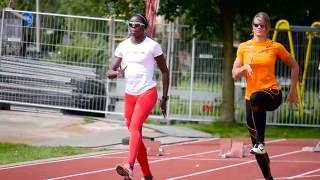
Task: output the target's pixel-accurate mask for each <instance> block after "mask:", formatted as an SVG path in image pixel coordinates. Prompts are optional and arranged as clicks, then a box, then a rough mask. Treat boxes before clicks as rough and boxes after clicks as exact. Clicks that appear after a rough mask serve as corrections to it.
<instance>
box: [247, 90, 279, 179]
mask: <svg viewBox="0 0 320 180" xmlns="http://www.w3.org/2000/svg"><path fill="white" fill-rule="evenodd" d="M281 102H282V93H281V90H276V89H265V90H260V91H257V92H255V93H253V94H252V95H251V96H250V100H246V114H247V126H248V131H249V133H250V137H251V141H252V144H253V145H254V144H256V143H264V136H265V128H266V111H274V110H275V109H277V108H278V107H279V106H280V104H281ZM256 159H257V162H258V164H259V166H260V169H261V171H262V173H263V176H264V177H265V178H270V177H272V176H271V172H270V159H269V156H268V154H267V153H265V154H262V155H259V154H257V155H256Z"/></svg>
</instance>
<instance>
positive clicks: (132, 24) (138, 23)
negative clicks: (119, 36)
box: [129, 22, 145, 28]
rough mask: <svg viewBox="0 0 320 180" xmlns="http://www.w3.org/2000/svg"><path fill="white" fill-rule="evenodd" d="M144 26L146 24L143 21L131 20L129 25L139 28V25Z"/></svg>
mask: <svg viewBox="0 0 320 180" xmlns="http://www.w3.org/2000/svg"><path fill="white" fill-rule="evenodd" d="M141 26H142V27H144V26H145V25H144V24H143V23H141V22H129V27H131V28H137V27H138V28H139V27H141Z"/></svg>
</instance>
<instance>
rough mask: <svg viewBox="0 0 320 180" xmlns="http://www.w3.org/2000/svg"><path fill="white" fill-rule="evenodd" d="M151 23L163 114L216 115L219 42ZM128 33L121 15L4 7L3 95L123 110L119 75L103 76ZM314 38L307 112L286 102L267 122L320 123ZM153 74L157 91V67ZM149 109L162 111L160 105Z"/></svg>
mask: <svg viewBox="0 0 320 180" xmlns="http://www.w3.org/2000/svg"><path fill="white" fill-rule="evenodd" d="M156 29H157V31H156V36H155V40H156V41H158V42H159V43H160V44H161V46H162V48H163V51H164V55H165V57H166V61H167V65H168V67H169V70H170V78H171V79H170V89H169V94H170V99H169V104H168V119H170V120H184V121H214V120H216V119H218V118H219V117H220V114H221V107H222V106H221V105H222V91H223V90H222V81H223V74H222V71H223V66H222V65H223V51H222V49H223V46H222V43H221V42H212V41H200V40H197V39H195V38H193V36H192V34H193V33H195V30H194V29H193V28H192V27H189V26H185V25H178V24H175V23H169V24H157V28H156ZM301 34H302V36H303V35H304V34H305V33H304V32H301ZM127 37H128V27H127V22H126V21H123V20H117V19H110V18H93V17H83V16H71V15H61V14H51V13H35V12H28V11H17V10H11V9H5V10H3V11H2V16H1V43H0V47H1V48H0V55H1V56H0V102H1V103H7V104H19V105H25V106H38V107H48V108H57V109H61V110H67V111H70V110H71V111H82V112H93V113H101V114H114V115H120V116H122V114H123V103H124V102H123V94H124V79H117V80H108V79H106V78H105V73H106V68H107V66H108V63H109V59H110V58H111V56H112V53H113V52H114V50H115V48H116V46H117V45H118V43H119V42H121V41H122V40H124V39H126V38H127ZM279 37H280V35H279ZM304 38H305V37H304ZM305 41H306V39H299V40H297V41H294V42H295V44H297V46H296V47H298V46H301V45H302V46H305ZM313 44H314V46H313V47H312V50H311V51H312V55H311V58H310V59H312V60H311V61H310V62H311V63H310V66H309V73H310V74H308V80H307V81H306V82H307V83H306V90H305V98H304V101H305V103H304V104H305V108H306V109H305V110H306V111H305V112H306V113H305V114H306V116H304V117H303V121H301V119H300V118H301V117H300V116H299V118H298V119H294V117H295V113H296V112H297V111H296V110H295V109H293V108H291V107H289V105H287V104H286V103H284V104H283V105H282V106H281V107H280V108H279V110H277V111H276V113H272V114H271V115H269V116H268V119H269V123H275V124H299V125H309V124H311V125H319V124H320V122H319V116H320V115H319V112H318V111H319V109H320V108H319V107H318V104H317V102H318V101H319V71H317V70H315V68H317V67H316V66H317V65H318V62H319V45H318V44H319V43H318V40H314V42H313ZM302 52H303V50H302ZM297 57H298V56H297ZM297 59H298V60H299V62H300V63H301V62H303V61H301V60H302V59H300V58H297ZM282 66H283V65H282V64H280V65H278V66H277V70H278V72H279V74H278V75H279V80H280V83H281V84H283V85H284V94H286V90H287V88H286V87H287V83H290V82H288V80H289V79H290V78H289V76H290V75H289V72H288V68H287V67H285V66H283V67H282ZM155 77H156V79H157V81H158V90H159V94H160V95H161V94H162V92H161V91H162V87H161V85H162V84H161V74H160V71H159V70H157V72H156V73H155ZM235 84H236V96H235V97H236V104H235V106H236V118H237V120H238V121H243V120H244V112H245V111H244V106H243V105H244V103H243V102H244V97H243V92H244V88H243V87H244V86H243V84H244V83H241V82H236V83H235ZM309 114H310V116H309ZM152 117H153V118H162V114H161V111H160V108H159V106H156V108H155V109H154V111H153V114H152ZM283 119H285V120H286V121H283ZM305 119H306V120H305ZM297 121H299V123H297ZM301 122H302V123H301Z"/></svg>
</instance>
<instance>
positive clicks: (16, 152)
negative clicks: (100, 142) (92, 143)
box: [0, 143, 93, 164]
mask: <svg viewBox="0 0 320 180" xmlns="http://www.w3.org/2000/svg"><path fill="white" fill-rule="evenodd" d="M90 152H93V150H90V149H86V148H74V147H69V146H59V147H47V146H37V147H35V146H29V145H24V144H9V143H0V164H9V163H17V162H24V161H31V160H40V159H46V158H53V157H61V156H71V155H78V154H84V153H90Z"/></svg>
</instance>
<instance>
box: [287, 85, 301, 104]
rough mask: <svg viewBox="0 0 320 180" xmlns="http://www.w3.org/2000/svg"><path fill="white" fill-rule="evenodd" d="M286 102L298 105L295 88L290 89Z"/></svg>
mask: <svg viewBox="0 0 320 180" xmlns="http://www.w3.org/2000/svg"><path fill="white" fill-rule="evenodd" d="M287 98H288V102H289V103H290V104H293V105H298V103H299V98H298V92H297V89H296V88H295V87H293V88H290V90H289V93H288V97H287Z"/></svg>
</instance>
